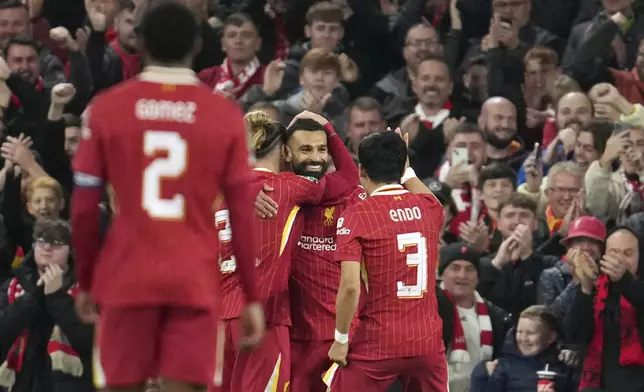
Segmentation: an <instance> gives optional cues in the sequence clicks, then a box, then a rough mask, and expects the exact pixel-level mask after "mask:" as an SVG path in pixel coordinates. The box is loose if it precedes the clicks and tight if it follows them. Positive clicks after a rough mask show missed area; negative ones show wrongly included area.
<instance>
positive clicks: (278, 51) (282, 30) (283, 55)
mask: <svg viewBox="0 0 644 392" xmlns="http://www.w3.org/2000/svg"><path fill="white" fill-rule="evenodd" d="M264 13H265V14H266V15H267V16H268V17H269V18H270V19H272V20H273V26H275V37H276V40H275V60H282V61H284V60H286V59H287V58H288V51H289V48H290V46H291V41H290V40H289V39H288V34H286V25H285V24H284V19H282V16H281V15H279V14H277V13H276V12H275V11H273V9H272V8H271V6H270V4H266V7H264Z"/></svg>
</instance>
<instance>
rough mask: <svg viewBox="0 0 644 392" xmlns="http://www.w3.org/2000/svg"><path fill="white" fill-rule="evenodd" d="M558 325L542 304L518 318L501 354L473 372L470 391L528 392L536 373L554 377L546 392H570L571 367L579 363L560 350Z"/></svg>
mask: <svg viewBox="0 0 644 392" xmlns="http://www.w3.org/2000/svg"><path fill="white" fill-rule="evenodd" d="M559 330H560V328H559V322H558V320H557V318H556V317H555V316H554V315H553V314H552V313H551V312H549V311H548V310H547V309H546V307H545V306H543V305H534V306H531V307H529V308H527V309H526V310H524V311H523V312H521V316H520V317H519V322H518V324H517V326H516V329H513V330H511V331H510V332H509V333H508V335H507V339H506V342H505V345H504V346H503V351H502V352H501V354H500V355H499V357H497V359H495V360H494V361H483V362H481V363H480V364H479V365H478V366H477V367H476V368H475V369H474V372H473V373H472V385H471V389H470V391H471V392H528V391H537V390H538V391H542V389H537V383H538V380H539V378H538V376H537V372H538V371H541V370H549V371H551V372H555V373H556V374H557V375H556V377H555V379H554V380H553V381H552V383H551V385H549V387H548V388H547V389H545V390H546V391H552V392H573V391H574V390H575V385H574V383H573V382H572V367H573V366H575V365H576V364H577V362H578V359H577V355H576V354H575V353H574V352H572V351H570V350H559V347H558V338H559V335H558V331H559Z"/></svg>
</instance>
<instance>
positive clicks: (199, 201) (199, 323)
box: [72, 1, 264, 392]
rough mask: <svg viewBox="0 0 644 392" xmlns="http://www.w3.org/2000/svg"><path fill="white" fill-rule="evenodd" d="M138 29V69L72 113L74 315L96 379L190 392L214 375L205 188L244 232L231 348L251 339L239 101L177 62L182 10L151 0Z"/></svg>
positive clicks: (214, 266)
mask: <svg viewBox="0 0 644 392" xmlns="http://www.w3.org/2000/svg"><path fill="white" fill-rule="evenodd" d="M169 26H172V28H171V29H170V28H168V27H169ZM140 34H141V38H142V44H143V54H144V56H145V62H146V64H147V65H148V66H147V67H146V68H145V69H144V70H143V72H142V73H141V74H140V75H139V76H138V77H137V78H136V79H133V80H131V81H128V82H126V83H123V84H121V85H119V86H117V87H115V88H114V89H112V90H109V91H108V92H106V93H105V94H102V95H100V96H98V97H97V98H96V99H95V100H94V102H93V104H92V105H91V106H90V107H88V109H87V111H86V113H85V115H84V124H83V130H82V134H83V140H82V142H81V144H80V146H79V150H78V154H77V155H76V158H75V160H74V171H75V176H74V177H75V183H76V187H75V189H74V195H73V201H72V223H73V226H74V232H73V244H74V247H75V248H76V251H77V265H76V270H77V273H78V283H79V286H80V289H81V291H82V293H80V294H79V295H78V297H77V307H78V311H79V313H80V315H81V317H82V318H83V319H84V320H86V321H88V322H92V321H96V320H98V322H99V327H98V336H97V344H98V347H97V348H96V350H95V353H94V354H95V357H96V359H97V362H96V363H95V365H94V370H95V372H96V374H95V380H96V381H97V384H98V385H97V387H105V386H107V388H108V390H110V391H142V390H143V387H144V383H145V381H146V380H147V379H148V378H150V377H157V376H160V377H161V378H162V383H161V385H162V390H164V391H176V392H178V391H194V390H201V389H202V388H205V387H206V385H208V384H210V383H211V382H212V379H213V376H214V370H215V355H216V354H215V353H216V350H215V347H216V343H217V342H216V340H217V330H218V321H219V320H218V309H219V302H220V300H221V296H220V295H219V281H220V276H219V263H218V259H219V258H218V241H217V231H216V228H215V226H214V225H213V224H212V205H213V201H214V200H215V198H216V196H217V195H218V194H219V192H222V193H223V195H224V197H225V198H226V200H227V201H228V208H229V211H230V220H231V224H232V225H234V226H235V228H236V229H238V230H239V231H240V232H243V233H244V236H239V237H236V238H234V239H233V247H234V250H235V255H236V257H237V271H238V274H239V279H240V284H241V287H242V291H243V294H244V297H245V298H244V299H245V302H246V303H247V304H249V305H247V306H246V308H245V309H244V311H243V312H242V315H241V322H240V324H241V325H242V326H243V330H242V332H241V338H240V345H241V346H242V348H245V347H253V346H256V345H257V344H259V343H260V341H261V338H262V335H263V330H264V319H263V313H262V309H261V306H260V305H259V304H258V303H257V293H256V289H255V287H254V277H255V276H254V270H255V259H256V258H255V249H256V247H255V246H254V238H253V237H254V228H253V216H252V213H253V208H252V206H253V201H254V198H255V195H256V191H252V182H253V178H254V175H253V173H252V171H251V170H250V167H249V164H248V149H247V144H246V140H245V132H244V124H243V118H242V115H241V113H240V111H239V109H238V108H237V107H236V105H235V104H234V103H232V102H229V101H228V100H227V99H225V98H223V97H220V96H217V95H213V94H212V93H211V91H210V90H209V89H207V88H204V87H202V86H201V85H200V82H199V80H198V79H197V77H196V75H195V74H194V73H193V72H192V71H191V70H190V68H189V67H190V64H191V63H192V59H193V56H194V54H195V53H196V52H197V51H198V48H199V42H198V40H197V36H198V34H199V27H198V25H197V22H196V20H195V18H194V16H193V15H192V14H191V13H190V11H189V10H188V9H187V8H185V6H183V5H180V4H179V3H176V2H170V1H160V2H158V3H157V2H155V3H154V4H153V5H152V6H151V7H150V8H149V9H148V10H147V11H146V13H145V15H144V16H143V19H142V22H141V25H140ZM106 183H110V184H111V185H112V186H113V189H114V193H115V195H116V199H117V204H118V211H117V212H116V215H115V216H114V220H113V222H112V225H111V227H110V229H109V232H108V234H107V237H106V239H105V243H104V244H103V247H102V249H100V252H99V232H98V228H99V224H98V219H99V210H98V208H97V205H98V203H99V202H100V197H101V189H102V187H103V186H104V185H105V184H106ZM94 300H95V301H96V304H98V305H99V306H100V318H99V317H98V316H97V315H96V313H95V312H96V310H95V306H94Z"/></svg>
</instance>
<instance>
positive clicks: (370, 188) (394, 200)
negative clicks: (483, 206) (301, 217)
mask: <svg viewBox="0 0 644 392" xmlns="http://www.w3.org/2000/svg"><path fill="white" fill-rule="evenodd" d="M358 157H359V159H360V178H361V182H362V185H363V186H364V188H365V190H366V191H367V193H368V194H369V197H368V198H367V199H366V200H365V201H363V202H361V203H358V204H355V205H353V206H351V207H350V208H348V209H347V210H346V211H345V212H344V213H343V214H342V217H340V218H339V219H338V225H337V237H338V249H337V251H336V257H335V259H336V260H337V261H339V262H341V263H342V277H341V280H340V287H339V289H338V296H337V301H336V330H335V342H334V343H333V345H332V346H331V349H330V350H329V358H330V359H331V360H332V361H334V362H335V363H337V364H339V365H340V366H342V367H341V368H339V369H337V370H336V371H335V374H334V375H333V376H332V380H331V381H330V385H331V390H333V391H334V392H349V391H357V390H361V389H363V390H364V389H365V388H368V390H369V391H373V392H376V391H383V392H384V391H386V390H387V388H389V387H390V386H391V385H392V384H393V383H394V382H395V381H396V380H397V379H400V380H401V381H402V382H403V384H404V385H406V387H407V388H410V390H414V391H421V392H441V391H447V390H448V387H447V378H448V376H447V362H446V359H445V347H444V346H443V341H442V320H441V319H440V317H439V315H438V304H437V300H436V294H435V292H436V291H435V290H436V279H435V273H434V271H435V270H436V263H437V262H438V244H439V236H440V229H441V227H442V225H443V220H444V216H443V207H442V206H441V204H440V203H439V202H438V200H437V199H436V197H434V195H432V194H431V192H429V190H427V193H426V194H412V193H410V192H409V191H407V190H405V189H404V188H403V187H402V185H400V182H401V181H400V180H401V178H403V179H404V178H405V177H406V175H403V174H404V172H405V160H406V159H407V149H406V146H405V142H404V141H403V140H402V138H400V137H399V136H397V135H396V134H395V133H393V132H381V133H376V134H372V135H370V136H368V137H367V138H365V139H364V140H363V141H362V143H361V144H360V147H359V149H358ZM361 286H362V290H363V293H362V296H363V297H364V298H362V299H361V302H362V307H361V309H360V310H359V319H360V321H359V322H358V325H357V328H356V330H355V334H354V336H353V338H352V340H351V353H350V354H349V327H350V325H351V322H352V320H353V317H354V314H355V312H356V308H357V306H358V299H359V297H360V295H361Z"/></svg>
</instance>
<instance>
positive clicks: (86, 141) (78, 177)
mask: <svg viewBox="0 0 644 392" xmlns="http://www.w3.org/2000/svg"><path fill="white" fill-rule="evenodd" d="M101 138H102V133H101V126H100V118H98V116H96V115H95V110H94V111H92V107H91V106H90V107H88V108H87V109H86V110H85V112H84V113H83V115H82V116H81V141H80V144H79V145H78V151H77V153H76V155H75V156H74V161H73V165H72V166H73V168H74V182H75V184H76V186H80V187H94V186H100V185H102V184H103V182H105V181H106V180H107V178H106V177H107V170H106V165H105V160H104V153H103V146H102V141H101Z"/></svg>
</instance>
